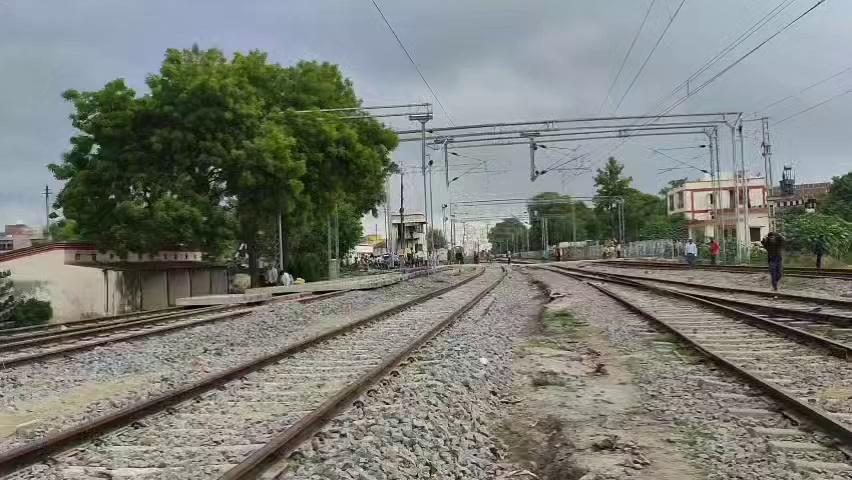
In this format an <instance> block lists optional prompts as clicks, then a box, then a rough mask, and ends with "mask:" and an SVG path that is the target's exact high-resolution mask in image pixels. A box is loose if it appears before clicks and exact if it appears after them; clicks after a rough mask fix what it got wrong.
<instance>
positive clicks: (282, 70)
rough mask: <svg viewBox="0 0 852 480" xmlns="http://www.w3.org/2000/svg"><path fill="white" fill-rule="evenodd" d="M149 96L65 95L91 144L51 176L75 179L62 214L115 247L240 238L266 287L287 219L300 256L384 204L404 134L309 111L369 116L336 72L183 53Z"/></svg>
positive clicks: (219, 243)
mask: <svg viewBox="0 0 852 480" xmlns="http://www.w3.org/2000/svg"><path fill="white" fill-rule="evenodd" d="M147 85H148V87H149V89H150V91H151V92H150V94H147V95H144V96H142V97H137V96H136V94H135V92H134V91H133V90H132V89H130V88H128V87H127V86H126V85H125V84H124V82H123V81H122V80H115V81H113V82H110V83H108V84H107V85H106V86H105V87H104V88H103V89H102V90H99V91H96V92H82V93H81V92H77V91H74V90H69V91H68V92H66V93H65V98H66V99H67V100H69V101H70V102H72V103H73V105H74V108H75V112H74V113H73V114H72V116H71V118H72V124H73V126H74V127H75V128H76V129H77V130H78V132H79V133H78V134H77V135H75V136H74V137H72V139H71V150H70V151H69V152H68V153H66V154H65V157H64V159H63V163H62V164H60V165H51V166H50V168H51V170H52V171H53V172H54V174H55V176H56V177H57V178H58V179H60V180H66V181H67V183H66V185H65V187H64V188H63V190H62V192H61V193H60V194H59V196H58V199H57V206H59V207H62V208H63V209H64V213H65V215H66V217H67V218H69V219H71V220H74V221H76V222H77V225H78V227H79V233H80V236H81V237H82V238H84V239H86V240H91V241H94V242H95V243H96V244H97V245H98V247H99V248H101V249H103V250H105V249H110V250H115V251H117V252H118V253H119V254H121V255H123V254H125V253H127V252H128V251H140V252H153V251H157V250H161V249H165V248H176V247H191V248H201V249H204V250H205V251H207V252H209V253H211V254H213V255H215V254H216V253H218V252H220V251H221V250H222V249H223V248H224V247H225V246H226V245H228V244H232V243H233V240H234V239H236V240H239V242H240V243H243V244H245V245H246V248H247V251H248V255H249V270H250V273H251V276H252V280H253V284H257V279H258V273H259V270H258V262H259V258H260V257H261V255H262V252H263V251H264V250H265V249H267V247H268V245H269V244H270V243H275V244H276V245H277V219H278V216H279V215H280V216H281V218H282V219H283V224H284V227H285V228H284V233H285V235H284V247H285V248H284V251H285V255H287V256H288V257H289V252H290V250H291V247H293V245H297V244H300V243H302V242H300V241H298V239H293V238H291V237H292V234H294V233H296V232H299V233H301V234H304V235H307V236H309V237H314V236H315V235H316V234H317V233H318V231H323V232H324V231H325V230H327V229H322V228H318V227H319V224H324V223H325V221H326V220H327V219H328V218H330V216H331V215H332V213H333V212H334V211H335V209H342V208H346V209H351V211H352V212H353V214H354V215H360V214H363V213H365V212H367V211H370V210H373V209H374V208H375V207H376V205H377V204H378V203H379V202H380V201H381V200H382V197H383V188H382V187H383V182H384V178H385V176H386V175H387V173H388V170H389V168H390V161H389V158H388V154H389V152H390V151H391V150H392V149H393V148H395V147H396V145H397V138H396V136H395V135H394V134H393V132H392V131H391V130H389V129H387V128H385V127H384V126H383V125H381V124H380V123H378V122H377V121H375V120H373V119H369V118H366V119H360V120H357V121H352V120H342V119H340V118H339V117H338V116H336V115H333V114H329V113H322V112H312V113H308V114H304V113H296V112H295V110H310V109H324V108H346V107H354V108H357V107H358V106H359V105H360V100H358V98H357V96H356V95H355V91H354V88H353V85H352V83H351V82H350V81H349V80H347V79H346V78H344V77H343V75H342V73H341V72H340V70H339V68H338V67H337V66H335V65H331V64H328V63H318V62H300V63H298V64H297V65H295V66H292V67H282V66H280V65H277V64H270V63H268V61H267V56H266V54H264V53H261V52H258V51H252V52H250V53H248V54H240V53H237V54H235V55H234V56H233V58H232V59H230V60H228V59H227V58H226V57H225V56H224V54H223V53H222V52H221V51H219V50H216V49H211V50H200V49H199V48H198V47H193V48H192V49H189V50H174V49H170V50H168V51H167V52H166V58H165V60H164V62H163V65H162V67H161V68H160V72H159V73H158V74H154V75H149V76H148V79H147ZM347 211H349V210H347ZM323 244H324V243H323ZM323 244H320V245H323ZM311 248H312V252H316V251H317V250H318V249H319V247H317V245H316V244H312V245H311ZM273 258H274V257H273ZM284 263H285V265H288V264H289V263H290V262H289V259H288V258H285V259H284Z"/></svg>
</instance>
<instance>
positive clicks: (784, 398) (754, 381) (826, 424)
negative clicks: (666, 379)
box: [548, 269, 852, 448]
mask: <svg viewBox="0 0 852 480" xmlns="http://www.w3.org/2000/svg"><path fill="white" fill-rule="evenodd" d="M548 270H549V269H548ZM550 271H553V272H556V273H561V274H563V275H566V276H569V277H570V276H574V274H573V273H568V272H559V271H557V270H550ZM575 279H576V277H575ZM586 283H587V284H588V285H590V286H592V287H594V288H595V289H597V290H598V291H600V292H601V293H603V294H604V295H606V296H608V297H610V298H612V299H614V300H616V301H617V302H619V303H620V304H622V305H624V306H625V307H626V308H627V309H629V310H631V311H633V312H635V313H637V314H639V315H641V316H642V317H644V318H646V319H648V320H650V321H652V322H653V323H655V324H657V325H659V326H661V327H663V328H664V329H665V330H667V331H669V332H670V333H672V334H673V335H675V336H676V337H677V338H678V339H679V340H681V341H682V342H684V343H686V344H687V345H689V346H690V347H692V348H693V349H694V350H696V351H698V352H700V353H701V354H702V355H704V356H705V357H707V358H709V359H710V360H712V361H713V362H715V363H717V364H719V365H720V366H722V367H724V368H726V369H727V370H729V371H731V372H732V373H734V374H735V375H737V376H739V377H740V378H742V379H744V380H746V382H748V383H750V384H751V385H754V386H756V387H758V388H759V389H760V390H762V391H763V392H764V393H766V394H767V395H768V396H769V397H771V398H772V399H774V400H775V401H777V402H778V403H780V404H781V405H784V406H785V407H787V408H789V409H790V410H792V411H794V412H796V413H798V414H799V415H801V416H802V417H804V418H805V419H807V420H808V421H810V422H812V423H813V424H814V425H816V426H817V427H819V428H821V429H822V430H824V431H825V432H827V433H829V434H831V435H832V436H833V437H834V438H836V439H837V440H839V441H841V442H842V443H843V445H844V446H845V447H846V448H852V430H850V429H849V428H848V427H847V426H845V425H843V424H842V423H840V422H837V421H836V420H834V419H833V418H831V417H829V416H828V415H826V414H825V412H823V411H822V410H820V409H816V408H813V407H811V406H810V405H808V404H807V403H805V402H802V401H801V400H799V399H798V398H796V397H794V396H793V395H791V394H790V393H788V392H787V391H785V390H783V389H781V388H779V387H776V386H775V385H773V384H771V383H770V382H768V381H767V380H766V379H764V378H763V377H762V376H760V375H758V374H756V373H753V372H751V371H749V370H747V369H744V368H742V367H740V366H738V365H736V364H735V363H733V362H731V361H729V360H727V359H726V358H725V357H723V356H721V355H717V354H715V353H713V352H712V351H710V350H707V349H705V348H704V347H703V346H702V345H701V343H700V342H698V341H696V340H694V339H693V338H692V337H690V336H689V334H687V333H685V332H683V331H681V330H680V329H678V328H677V327H675V326H673V325H670V324H669V323H667V322H665V321H664V320H662V319H660V318H658V317H657V316H656V315H654V314H653V313H651V312H649V311H647V310H645V309H643V308H642V307H640V306H638V305H635V304H634V303H633V302H631V301H630V300H629V299H626V298H624V297H622V296H621V295H618V294H617V293H615V292H613V291H612V290H609V289H607V288H606V287H604V286H601V285H595V284H593V283H589V282H586ZM685 297H689V296H688V295H687V296H685ZM725 308H726V307H725ZM726 309H727V308H726ZM740 313H743V312H740Z"/></svg>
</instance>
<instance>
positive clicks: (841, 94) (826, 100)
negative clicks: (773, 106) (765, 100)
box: [775, 88, 852, 125]
mask: <svg viewBox="0 0 852 480" xmlns="http://www.w3.org/2000/svg"><path fill="white" fill-rule="evenodd" d="M850 93H852V88H850V89H848V90H844V91H842V92H840V93H838V94H837V95H834V96H832V97H829V98H827V99H825V100H823V101H821V102H819V103H817V104H815V105H811V106H810V107H808V108H805V109H804V110H799V111H798V112H796V113H794V114H792V115H790V116H787V117H784V118H782V119H781V120H778V121H777V122H775V125H780V124H782V123H784V122H786V121H787V120H790V119H793V118H796V117H798V116H799V115H802V114H805V113H808V112H810V111H811V110H813V109H815V108H819V107H821V106H823V105H825V104H826V103H828V102H830V101H832V100H836V99H838V98H840V97H842V96H844V95H848V94H850Z"/></svg>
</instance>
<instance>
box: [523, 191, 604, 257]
mask: <svg viewBox="0 0 852 480" xmlns="http://www.w3.org/2000/svg"><path fill="white" fill-rule="evenodd" d="M527 209H528V210H529V212H530V219H531V226H530V245H532V246H531V247H530V248H539V247H540V246H541V239H542V224H543V222H542V220H543V219H547V234H548V235H547V236H548V239H549V240H550V244H551V245H555V244H558V243H559V242H567V241H573V240H574V239H575V236H574V229H575V227H576V232H577V235H576V240H578V241H579V240H586V239H590V238H597V232H598V228H597V218H595V215H594V213H593V212H592V211H591V210H590V209H589V208H588V207H587V206H586V204H585V203H583V202H580V201H576V200H574V199H573V198H572V197H571V196H569V195H560V194H558V193H555V192H544V193H539V194H538V195H535V196H534V197H532V198H531V199H530V200H529V202H528V203H527ZM533 246H534V247H533Z"/></svg>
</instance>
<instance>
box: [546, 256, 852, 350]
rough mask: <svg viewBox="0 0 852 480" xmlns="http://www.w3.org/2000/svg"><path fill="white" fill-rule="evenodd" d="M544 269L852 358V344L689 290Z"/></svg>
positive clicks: (602, 275)
mask: <svg viewBox="0 0 852 480" xmlns="http://www.w3.org/2000/svg"><path fill="white" fill-rule="evenodd" d="M546 270H549V271H551V272H556V273H559V274H562V275H566V276H574V277H575V278H576V277H585V278H587V279H592V280H599V281H600V280H602V281H607V282H612V283H618V284H621V285H626V286H629V287H634V288H639V289H642V290H648V291H651V292H654V293H657V294H659V295H665V296H670V297H675V298H681V299H686V300H690V301H692V302H693V303H698V304H701V305H703V306H706V307H710V308H712V309H714V310H717V311H719V312H721V313H723V314H725V315H727V316H731V317H735V318H739V319H740V320H742V321H744V322H745V323H747V324H749V325H751V326H753V327H756V328H760V329H762V330H767V331H770V332H773V333H777V334H779V335H782V336H784V337H788V338H792V339H795V340H798V341H801V342H804V343H809V344H812V345H816V346H818V347H820V348H823V349H825V350H827V351H829V352H830V353H831V354H832V355H835V356H838V357H843V358H846V359H847V360H848V359H850V358H852V345H846V344H844V343H840V342H835V341H834V340H831V339H829V338H826V337H823V336H821V335H815V334H813V333H810V332H807V331H805V330H802V329H800V328H795V327H791V326H789V325H785V324H783V323H780V322H776V321H774V320H770V319H768V318H763V317H760V316H758V315H755V314H753V313H750V312H747V311H744V310H740V309H738V308H733V307H730V306H726V305H724V304H722V303H719V302H718V301H715V300H707V299H705V298H700V297H697V296H695V295H692V294H689V293H684V292H679V291H676V290H671V289H668V288H663V287H657V286H654V285H648V284H645V283H640V282H635V281H632V280H624V279H619V278H617V277H613V276H607V275H606V274H594V275H589V274H588V273H577V272H567V271H559V270H554V269H550V268H546Z"/></svg>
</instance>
